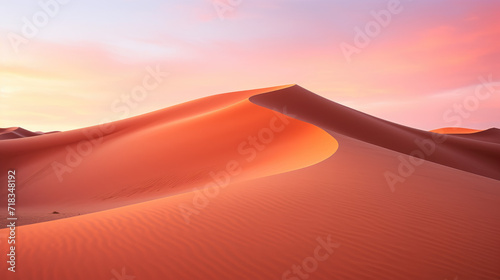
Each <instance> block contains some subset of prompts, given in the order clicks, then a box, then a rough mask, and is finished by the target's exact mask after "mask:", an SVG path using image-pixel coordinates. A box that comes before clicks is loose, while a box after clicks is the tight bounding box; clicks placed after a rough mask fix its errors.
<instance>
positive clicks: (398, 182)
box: [0, 85, 500, 280]
mask: <svg viewBox="0 0 500 280" xmlns="http://www.w3.org/2000/svg"><path fill="white" fill-rule="evenodd" d="M18 129H19V128H14V129H11V130H10V131H7V130H8V129H7V130H5V129H4V130H0V136H1V135H7V134H8V133H10V132H12V131H17V130H18ZM450 131H452V132H453V131H455V130H454V129H441V130H435V131H433V132H429V131H422V130H418V129H414V128H410V127H406V126H402V125H399V124H396V123H392V122H389V121H386V120H382V119H379V118H376V117H373V116H370V115H367V114H364V113H362V112H359V111H356V110H353V109H351V108H348V107H345V106H343V105H340V104H338V103H335V102H332V101H330V100H327V99H325V98H323V97H321V96H319V95H316V94H314V93H312V92H310V91H308V90H306V89H304V88H302V87H300V86H298V85H286V86H279V87H272V88H264V89H255V90H247V91H239V92H232V93H225V94H219V95H213V96H209V97H206V98H202V99H198V100H194V101H191V102H187V103H183V104H179V105H176V106H173V107H169V108H165V109H163V110H159V111H155V112H151V113H148V114H144V115H140V116H136V117H132V118H129V119H124V120H120V121H116V122H113V123H108V124H103V125H98V126H93V127H88V128H83V129H77V130H72V131H65V132H58V133H49V134H42V135H39V136H37V137H11V138H8V137H5V138H0V139H2V140H0V156H1V158H2V159H6V160H2V162H1V163H0V169H1V170H2V173H1V175H0V180H2V181H4V182H5V181H6V180H7V179H6V174H7V170H8V169H15V170H16V174H18V175H17V178H18V179H17V196H18V197H19V205H18V210H17V211H18V213H19V223H21V226H19V227H18V228H17V231H18V232H17V234H18V246H17V251H16V254H17V257H18V271H17V272H16V273H15V274H12V273H11V274H5V275H3V274H4V273H6V269H3V270H2V272H0V275H2V278H1V279H37V280H44V279H47V280H49V279H50V280H67V279H72V280H79V279H82V280H83V279H85V280H87V279H97V280H100V279H102V280H109V279H116V280H118V278H117V275H123V274H126V275H129V276H130V277H133V279H151V280H152V279H175V280H180V279H186V280H191V279H214V280H215V279H217V280H218V279H241V280H244V279H249V280H250V279H252V280H253V279H284V280H287V279H288V280H297V279H332V280H335V279H339V280H340V279H455V277H458V279H492V280H493V279H500V266H499V265H498V261H499V259H500V216H499V215H498V213H500V169H499V168H498V167H499V166H500V133H499V131H500V130H498V129H490V130H485V131H472V130H469V129H465V130H462V129H456V131H469V132H467V134H463V135H461V134H460V135H455V134H456V133H452V132H450ZM435 132H437V133H435ZM473 132H475V133H473ZM440 133H441V134H440ZM442 133H444V134H442ZM4 171H5V172H4ZM0 195H1V196H2V197H4V196H6V195H7V190H6V189H5V188H4V189H0ZM2 215H6V214H2ZM0 217H1V218H2V219H4V220H5V218H6V216H0ZM6 236H8V229H0V238H1V240H0V241H1V244H2V245H1V246H5V244H6V243H7V242H6V240H5V239H6ZM318 248H319V249H318ZM320 253H321V254H320ZM4 258H5V256H4ZM3 263H4V264H5V261H4V262H3Z"/></svg>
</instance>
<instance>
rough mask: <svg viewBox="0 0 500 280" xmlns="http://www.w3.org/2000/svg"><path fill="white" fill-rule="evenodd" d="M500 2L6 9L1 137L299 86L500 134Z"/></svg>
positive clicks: (306, 0) (58, 4)
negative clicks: (14, 130) (11, 130)
mask: <svg viewBox="0 0 500 280" xmlns="http://www.w3.org/2000/svg"><path fill="white" fill-rule="evenodd" d="M499 12H500V1H498V0H476V1H460V0H458V1H457V0H453V1H452V0H432V1H431V0H419V1H416V0H415V1H411V0H364V1H361V0H349V1H347V0H324V1H323V0H322V1H320V0H266V1H264V0H169V1H160V0H141V1H139V0H106V1H102V0H99V1H98V0H85V1H83V0H37V1H27V0H15V1H14V0H0V127H4V128H5V127H17V126H20V127H24V128H26V129H29V130H32V131H55V130H58V131H61V130H70V129H76V128H82V127H86V126H91V125H95V124H99V123H103V122H107V121H113V120H118V119H124V118H128V117H132V116H135V115H139V114H143V113H147V112H151V111H154V110H158V109H162V108H165V107H169V106H172V105H175V104H179V103H182V102H186V101H190V100H193V99H197V98H201V97H205V96H209V95H214V94H219V93H225V92H232V91H238V90H246V89H254V88H264V87H270V86H278V85H286V84H298V85H300V86H302V87H304V88H306V89H308V90H310V91H312V92H314V93H316V94H319V95H321V96H323V97H325V98H328V99H330V100H332V101H335V102H338V103H341V104H344V105H346V106H349V107H351V108H354V109H357V110H360V111H362V112H365V113H368V114H372V115H375V116H377V117H380V118H383V119H387V120H390V121H393V122H396V123H400V124H403V125H407V126H411V127H416V128H419V129H425V130H430V129H435V128H440V127H451V126H460V127H468V128H475V129H487V128H490V127H500V67H499V66H500V17H499V16H498V14H499Z"/></svg>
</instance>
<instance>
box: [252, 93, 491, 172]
mask: <svg viewBox="0 0 500 280" xmlns="http://www.w3.org/2000/svg"><path fill="white" fill-rule="evenodd" d="M250 100H251V101H252V102H253V103H255V104H258V105H261V106H263V107H267V108H275V107H276V106H277V105H278V104H280V106H285V107H286V108H287V113H288V114H290V115H292V116H294V117H295V118H297V119H300V120H303V121H305V122H308V123H311V124H314V125H317V126H320V127H322V128H324V129H328V130H331V131H334V132H336V133H340V134H343V135H346V136H349V137H352V138H355V139H358V140H361V141H364V142H367V143H371V144H374V145H377V146H380V147H383V148H386V149H390V150H393V151H396V152H400V153H403V154H407V155H410V154H411V155H414V156H417V157H422V158H424V159H425V160H428V161H432V162H435V163H439V164H442V165H446V166H450V167H453V168H457V169H460V170H464V171H467V172H472V173H475V174H478V175H482V176H486V177H490V178H494V179H497V180H500V169H499V168H498V166H500V145H499V144H498V143H496V142H485V141H480V139H475V138H474V137H471V135H468V136H467V137H457V136H455V135H441V134H436V133H433V132H428V131H422V130H418V129H414V128H409V127H405V126H402V125H399V124H395V123H391V122H388V121H385V120H382V119H379V118H376V117H373V116H370V115H367V114H364V113H361V112H359V111H356V110H353V109H351V108H348V107H345V106H342V105H340V104H337V103H334V102H331V101H329V100H327V99H325V98H323V97H321V96H318V95H316V94H314V93H312V92H310V91H308V90H306V89H303V88H301V87H300V86H297V85H295V86H293V87H289V88H286V89H282V90H277V91H275V92H271V93H266V94H261V95H257V96H253V97H251V98H250ZM489 137H490V136H488V138H489Z"/></svg>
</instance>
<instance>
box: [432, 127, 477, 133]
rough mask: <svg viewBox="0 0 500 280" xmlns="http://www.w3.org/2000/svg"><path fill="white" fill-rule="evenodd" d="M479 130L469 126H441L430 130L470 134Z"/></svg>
mask: <svg viewBox="0 0 500 280" xmlns="http://www.w3.org/2000/svg"><path fill="white" fill-rule="evenodd" d="M480 131H481V130H477V129H471V128H463V127H443V128H438V129H434V130H431V132H435V133H442V134H471V133H476V132H480Z"/></svg>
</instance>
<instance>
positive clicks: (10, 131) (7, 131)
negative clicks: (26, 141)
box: [0, 127, 43, 140]
mask: <svg viewBox="0 0 500 280" xmlns="http://www.w3.org/2000/svg"><path fill="white" fill-rule="evenodd" d="M42 134H43V132H32V131H29V130H26V129H24V128H21V127H9V128H0V140H4V139H17V138H24V137H33V136H39V135H42Z"/></svg>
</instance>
